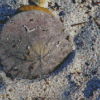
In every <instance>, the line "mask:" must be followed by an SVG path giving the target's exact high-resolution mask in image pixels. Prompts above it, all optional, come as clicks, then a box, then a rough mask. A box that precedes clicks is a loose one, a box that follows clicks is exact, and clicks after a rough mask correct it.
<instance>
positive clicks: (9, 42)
mask: <svg viewBox="0 0 100 100" xmlns="http://www.w3.org/2000/svg"><path fill="white" fill-rule="evenodd" d="M63 30H64V26H63V25H62V23H61V22H60V20H59V19H57V18H55V17H54V16H52V15H50V14H48V13H46V12H42V11H35V10H34V11H25V12H21V13H19V14H17V15H15V16H14V17H12V18H11V19H10V20H9V21H8V22H7V23H6V24H5V25H4V27H3V29H2V31H1V33H0V60H1V64H2V67H3V69H4V70H5V72H6V73H11V74H12V76H14V77H19V78H24V79H34V78H35V77H37V76H39V77H40V76H43V75H45V74H48V73H49V72H51V71H53V70H54V68H55V67H56V66H57V65H59V64H60V63H61V62H62V61H63V59H64V58H65V57H66V56H67V55H68V54H69V53H70V52H71V51H72V45H71V42H70V41H69V40H67V39H66V37H67V36H68V35H69V34H68V33H66V32H64V31H63Z"/></svg>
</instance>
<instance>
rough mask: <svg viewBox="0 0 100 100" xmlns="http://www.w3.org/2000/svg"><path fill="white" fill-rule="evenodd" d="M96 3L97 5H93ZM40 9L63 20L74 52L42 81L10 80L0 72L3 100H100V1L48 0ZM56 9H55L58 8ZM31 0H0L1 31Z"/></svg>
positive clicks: (0, 98)
mask: <svg viewBox="0 0 100 100" xmlns="http://www.w3.org/2000/svg"><path fill="white" fill-rule="evenodd" d="M93 1H94V2H95V3H94V2H93ZM49 2H52V4H51V5H50V6H49V7H48V5H47V2H44V4H42V5H41V6H43V7H46V8H48V9H49V10H50V11H51V12H52V13H53V14H54V15H55V17H58V18H60V20H61V21H62V22H63V24H64V26H65V27H66V31H67V32H69V34H70V37H71V38H70V40H71V41H72V42H73V52H72V53H71V54H70V56H69V59H68V60H67V61H66V62H65V63H64V64H62V65H61V68H60V69H58V70H57V71H55V72H54V74H52V75H51V76H49V77H48V78H46V79H42V80H28V79H14V80H13V81H12V80H11V79H10V78H7V77H6V75H5V73H4V72H3V71H2V70H1V72H0V87H1V89H0V100H100V3H99V2H100V1H99V0H86V2H85V0H49ZM55 2H57V4H58V5H56V7H55V8H52V6H54V5H55ZM97 2H98V3H97ZM20 4H24V5H27V4H29V2H28V0H0V29H2V27H3V25H4V24H5V22H6V21H7V20H8V19H9V18H10V17H12V16H13V15H14V13H15V12H16V9H17V8H19V7H20Z"/></svg>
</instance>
